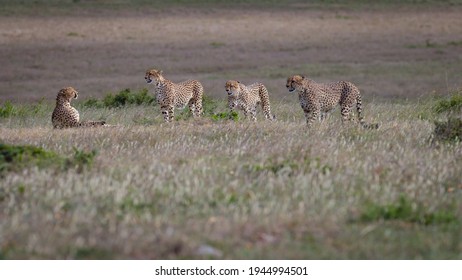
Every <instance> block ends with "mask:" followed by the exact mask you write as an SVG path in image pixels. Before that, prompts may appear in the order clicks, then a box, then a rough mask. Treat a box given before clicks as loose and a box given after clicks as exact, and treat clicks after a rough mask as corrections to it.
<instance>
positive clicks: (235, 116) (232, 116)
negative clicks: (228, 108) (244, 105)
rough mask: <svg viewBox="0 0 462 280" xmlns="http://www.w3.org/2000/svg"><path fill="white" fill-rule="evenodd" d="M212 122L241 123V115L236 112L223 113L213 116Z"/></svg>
mask: <svg viewBox="0 0 462 280" xmlns="http://www.w3.org/2000/svg"><path fill="white" fill-rule="evenodd" d="M211 118H212V120H214V121H221V120H233V121H235V122H237V121H239V114H238V113H237V112H236V111H233V112H221V113H216V114H212V115H211Z"/></svg>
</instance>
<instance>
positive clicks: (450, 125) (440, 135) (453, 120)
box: [434, 117, 462, 142]
mask: <svg viewBox="0 0 462 280" xmlns="http://www.w3.org/2000/svg"><path fill="white" fill-rule="evenodd" d="M434 136H435V140H442V141H456V142H458V141H461V140H462V118H460V117H449V118H448V120H446V121H441V122H438V121H436V122H435V130H434Z"/></svg>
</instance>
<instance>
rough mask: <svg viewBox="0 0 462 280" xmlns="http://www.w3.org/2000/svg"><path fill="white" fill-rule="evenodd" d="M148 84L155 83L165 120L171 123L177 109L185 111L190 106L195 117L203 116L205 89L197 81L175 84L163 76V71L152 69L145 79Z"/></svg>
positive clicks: (158, 101)
mask: <svg viewBox="0 0 462 280" xmlns="http://www.w3.org/2000/svg"><path fill="white" fill-rule="evenodd" d="M144 78H145V79H146V82H147V83H148V84H150V83H152V82H153V81H155V83H156V99H157V103H158V104H159V105H160V108H161V110H162V114H163V115H164V120H165V121H166V122H170V121H172V120H173V118H174V110H175V107H177V108H179V109H180V108H181V109H183V108H184V107H186V105H189V109H190V110H191V113H192V114H193V116H194V117H199V116H200V115H202V95H203V93H204V88H203V87H202V84H201V83H200V82H198V81H196V80H188V81H184V82H181V83H177V84H176V83H173V82H171V81H170V80H167V79H165V78H164V77H163V76H162V70H156V69H151V70H148V71H146V76H145V77H144Z"/></svg>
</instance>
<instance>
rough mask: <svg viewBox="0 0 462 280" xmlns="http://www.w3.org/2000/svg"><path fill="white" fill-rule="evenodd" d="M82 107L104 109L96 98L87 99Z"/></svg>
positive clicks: (102, 104)
mask: <svg viewBox="0 0 462 280" xmlns="http://www.w3.org/2000/svg"><path fill="white" fill-rule="evenodd" d="M82 106H83V107H89V108H104V103H103V102H102V101H101V100H98V99H96V98H88V99H87V100H85V101H84V102H83V104H82Z"/></svg>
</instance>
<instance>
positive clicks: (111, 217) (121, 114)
mask: <svg viewBox="0 0 462 280" xmlns="http://www.w3.org/2000/svg"><path fill="white" fill-rule="evenodd" d="M422 106H423V105H421V106H419V105H414V104H397V103H378V104H369V105H367V106H366V108H365V110H366V111H365V112H366V119H368V120H370V121H379V122H380V124H381V127H380V129H379V130H364V129H361V128H359V127H357V126H356V125H347V126H341V125H340V124H339V112H338V111H337V112H335V113H334V114H333V115H332V116H331V117H330V118H329V119H328V120H327V121H325V122H324V123H318V124H317V125H315V126H314V127H313V128H312V129H310V130H307V129H306V127H305V126H304V120H303V115H302V112H301V109H299V108H298V105H297V104H296V103H295V100H293V101H290V102H287V103H286V104H283V103H276V104H274V106H273V107H274V112H275V114H276V115H277V116H278V121H276V122H265V121H260V122H257V123H252V122H247V121H239V122H237V123H236V122H228V121H218V122H214V121H211V120H210V119H208V118H204V119H202V120H192V119H188V120H185V121H178V122H175V123H173V124H163V123H162V122H161V116H160V113H159V109H158V108H155V107H154V108H153V107H143V106H139V107H126V108H122V109H112V110H107V109H85V108H80V111H81V113H82V116H83V117H84V118H88V119H90V118H97V117H98V116H101V115H106V116H108V117H107V120H108V121H109V122H110V123H119V124H121V125H122V126H120V127H115V128H107V129H91V128H90V129H80V130H77V129H67V130H53V129H51V125H50V123H49V116H48V115H47V114H45V113H44V114H42V115H41V116H40V117H38V118H30V117H28V116H25V117H12V118H7V119H1V122H0V135H1V138H0V139H1V141H2V142H6V143H10V144H31V145H36V146H39V147H43V148H45V149H48V150H51V151H54V152H56V153H58V154H61V155H63V156H67V157H68V156H70V155H71V154H72V153H73V147H76V148H78V149H80V150H84V151H90V150H94V149H96V150H97V151H98V156H97V157H96V159H95V162H94V164H93V166H92V167H91V168H87V169H83V170H74V169H70V170H67V171H62V170H59V169H56V168H52V167H49V168H42V169H39V168H36V167H32V168H28V169H25V170H23V171H21V172H16V173H12V172H9V173H6V174H5V175H4V176H3V178H1V179H0V180H1V181H0V183H1V184H0V186H1V187H0V231H1V234H0V256H1V257H3V258H59V259H63V258H123V259H127V258H128V259H132V258H154V259H157V258H315V259H319V258H327V259H330V258H348V259H351V258H379V259H388V258H411V259H414V258H415V259H419V258H424V259H434V258H437V259H441V258H443V259H447V258H450V259H460V258H461V257H462V255H461V252H462V243H461V242H460V241H461V240H460V236H461V233H462V232H461V230H462V227H461V217H462V216H461V215H462V204H461V202H460V201H461V195H462V185H461V179H462V177H461V174H462V146H461V143H457V142H456V143H442V144H440V145H437V146H435V144H432V143H431V135H432V132H433V129H434V126H433V123H432V121H430V120H421V119H419V118H417V117H409V116H412V115H415V116H417V115H418V112H419V111H420V110H421V109H422V108H424V107H422ZM224 108H225V105H224V103H222V104H220V106H219V108H218V110H224ZM412 113H414V114H412ZM139 114H142V115H143V116H146V117H147V118H152V119H150V123H149V124H148V125H138V124H136V123H137V122H138V120H139V118H140V117H139ZM258 117H259V119H260V120H262V119H263V118H262V116H261V115H258ZM401 197H405V198H406V199H407V200H408V201H410V206H409V207H410V209H411V210H409V211H411V212H412V213H413V214H412V215H414V216H417V217H420V216H422V217H424V216H425V217H427V216H428V215H430V216H431V217H437V218H435V219H436V220H432V221H431V223H430V224H426V223H423V222H419V221H416V220H409V219H407V218H406V217H404V216H400V215H399V213H398V216H397V217H395V218H393V219H388V218H387V217H381V216H378V217H376V218H375V219H373V220H370V219H368V220H364V219H363V217H364V215H369V216H370V215H372V214H374V213H372V214H371V213H368V211H373V210H371V209H377V207H385V206H386V205H398V206H397V207H399V204H397V203H399V201H400V199H401ZM371 205H372V206H374V207H375V208H371V207H370V206H371ZM389 211H391V210H389ZM398 212H399V211H398ZM442 213H443V214H442ZM445 213H446V214H445ZM447 213H449V214H447ZM442 215H443V216H444V215H446V216H448V217H449V218H444V217H446V216H444V217H443V218H441V217H440V216H442ZM373 217H374V216H373ZM438 217H439V218H438ZM210 247H211V248H213V249H215V250H210ZM201 248H202V249H201ZM204 248H206V249H204ZM204 251H205V252H209V253H208V254H207V253H206V254H205V255H204V254H203V253H201V252H204Z"/></svg>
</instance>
